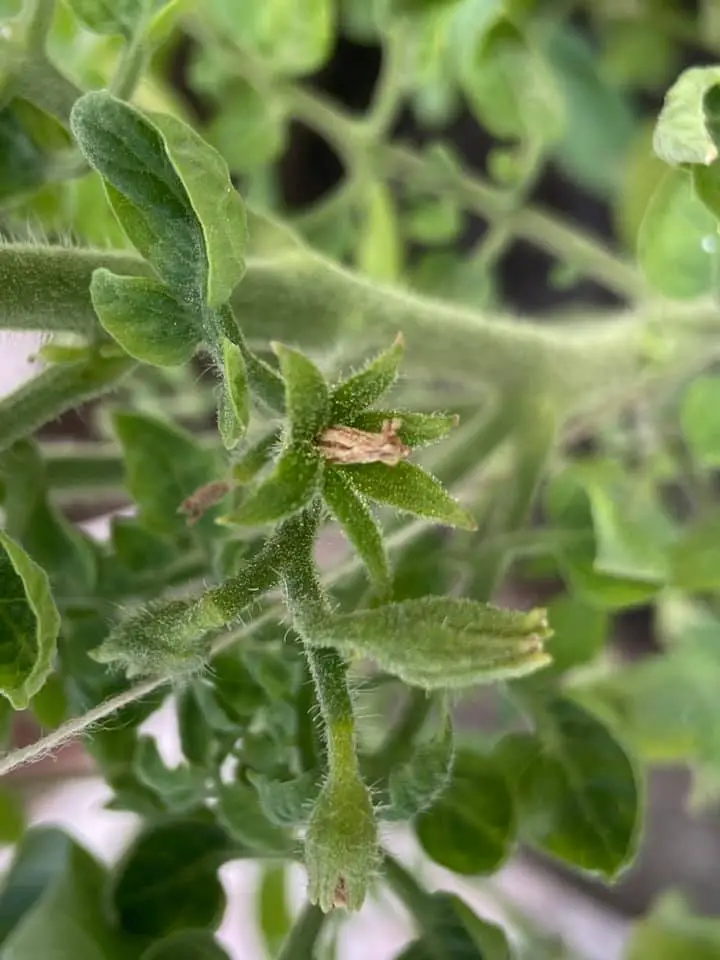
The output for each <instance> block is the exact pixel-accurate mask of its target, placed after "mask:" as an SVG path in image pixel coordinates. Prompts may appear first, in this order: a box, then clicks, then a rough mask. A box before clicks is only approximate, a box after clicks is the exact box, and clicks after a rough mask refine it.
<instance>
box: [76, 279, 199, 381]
mask: <svg viewBox="0 0 720 960" xmlns="http://www.w3.org/2000/svg"><path fill="white" fill-rule="evenodd" d="M90 296H91V298H92V302H93V307H94V308H95V312H96V313H97V315H98V319H99V320H100V323H101V324H102V326H103V327H104V329H105V330H106V331H107V332H108V333H109V334H110V336H111V337H113V339H115V340H116V341H117V342H118V343H119V344H120V346H121V347H122V348H123V350H125V351H126V352H127V353H129V354H130V356H131V357H135V359H136V360H142V361H143V362H145V363H152V364H154V365H155V366H158V367H174V366H178V365H179V364H181V363H186V362H187V361H188V360H189V359H190V357H191V356H192V355H193V353H194V352H195V348H196V347H197V345H198V343H199V341H200V339H201V337H202V331H201V327H200V322H199V320H200V318H199V315H198V312H197V310H195V309H193V307H191V306H189V305H187V304H184V303H180V302H179V301H178V300H177V299H176V298H175V297H174V296H173V295H172V294H171V293H170V291H169V290H168V289H167V288H166V287H165V286H164V285H163V284H162V283H159V282H158V281H157V280H151V279H150V278H149V277H120V276H117V275H116V274H114V273H111V272H110V271H109V270H106V269H105V268H104V267H101V268H99V269H98V270H95V271H94V272H93V276H92V281H91V283H90Z"/></svg>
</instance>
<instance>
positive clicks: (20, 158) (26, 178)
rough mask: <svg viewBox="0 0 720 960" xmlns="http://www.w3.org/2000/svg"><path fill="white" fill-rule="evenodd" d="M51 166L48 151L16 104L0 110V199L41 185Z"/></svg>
mask: <svg viewBox="0 0 720 960" xmlns="http://www.w3.org/2000/svg"><path fill="white" fill-rule="evenodd" d="M47 166H48V157H47V156H46V154H45V151H44V150H43V149H42V147H41V146H40V145H39V144H38V143H36V141H35V139H34V138H33V137H32V136H31V134H30V131H29V130H28V129H27V126H26V124H24V123H23V121H22V118H21V117H20V116H18V111H17V110H16V109H15V107H14V104H12V103H11V104H10V105H9V106H7V107H5V109H3V110H0V200H5V199H6V198H10V197H13V196H16V195H17V194H21V193H25V192H26V191H30V190H34V189H36V188H37V187H39V186H40V185H41V184H42V183H43V181H44V179H45V173H46V168H47Z"/></svg>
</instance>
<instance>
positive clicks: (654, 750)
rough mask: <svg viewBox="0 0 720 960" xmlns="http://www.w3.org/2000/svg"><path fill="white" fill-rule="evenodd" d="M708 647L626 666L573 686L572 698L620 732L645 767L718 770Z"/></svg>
mask: <svg viewBox="0 0 720 960" xmlns="http://www.w3.org/2000/svg"><path fill="white" fill-rule="evenodd" d="M716 639H717V638H716ZM707 646H708V645H707V644H704V645H695V644H693V649H691V650H684V649H683V650H682V651H670V652H668V653H665V654H663V655H662V656H651V657H647V658H645V659H643V660H642V661H640V662H639V663H633V664H625V665H624V666H623V669H622V670H616V671H614V672H613V673H611V674H610V675H609V676H606V677H601V678H600V679H598V680H595V681H592V682H590V681H588V682H586V683H584V684H583V685H582V686H578V687H577V688H576V689H574V690H573V697H574V699H575V700H577V701H578V702H579V703H581V704H582V705H583V706H585V707H587V708H588V709H590V710H591V711H593V712H594V713H596V714H597V715H598V716H600V717H602V718H603V719H605V720H606V722H607V723H608V724H610V725H611V726H612V727H613V729H617V730H619V731H621V732H622V735H623V738H624V739H625V740H626V741H627V742H628V743H630V744H631V745H632V747H633V749H634V750H636V751H637V752H638V754H639V755H640V756H641V757H642V759H643V760H644V761H646V762H648V763H660V764H668V763H699V764H703V765H712V766H717V757H718V750H720V723H719V722H718V716H717V710H716V704H717V696H716V691H717V685H718V682H720V662H719V661H718V660H717V658H716V657H715V656H714V655H713V654H712V653H711V652H710V651H709V650H708V649H707Z"/></svg>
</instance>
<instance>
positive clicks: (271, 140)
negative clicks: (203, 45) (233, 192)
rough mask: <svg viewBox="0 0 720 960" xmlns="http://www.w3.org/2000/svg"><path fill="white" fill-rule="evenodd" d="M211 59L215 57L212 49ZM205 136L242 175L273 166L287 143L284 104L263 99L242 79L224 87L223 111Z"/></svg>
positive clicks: (214, 119)
mask: <svg viewBox="0 0 720 960" xmlns="http://www.w3.org/2000/svg"><path fill="white" fill-rule="evenodd" d="M208 56H209V57H214V52H213V51H212V49H211V48H208ZM206 133H207V138H208V140H209V141H210V142H211V143H212V145H213V146H214V147H215V148H216V149H217V150H219V151H220V153H221V154H222V155H223V157H224V158H225V160H227V162H228V164H229V166H230V168H231V169H232V170H236V171H238V172H239V173H247V172H251V171H256V170H257V169H258V168H260V167H263V166H265V165H266V164H270V163H272V162H273V161H274V160H276V159H277V158H278V157H279V156H280V155H281V154H282V152H283V151H284V149H285V145H286V141H287V127H286V123H285V117H284V115H283V111H282V105H281V103H279V102H275V101H273V100H272V99H270V98H268V97H263V96H262V95H261V94H260V93H258V91H257V90H256V89H255V88H254V87H253V86H251V85H250V84H249V83H248V82H247V81H245V80H241V79H233V80H232V82H231V83H224V84H223V88H222V95H221V101H220V110H219V112H218V113H217V114H216V115H215V116H214V117H213V118H212V120H211V121H210V124H209V125H208V128H207V131H206Z"/></svg>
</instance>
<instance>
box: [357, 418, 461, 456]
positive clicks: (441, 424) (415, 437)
mask: <svg viewBox="0 0 720 960" xmlns="http://www.w3.org/2000/svg"><path fill="white" fill-rule="evenodd" d="M388 420H390V421H392V420H399V421H400V426H399V427H398V430H397V435H398V437H400V439H401V440H402V442H403V443H404V444H406V445H407V446H408V447H427V446H429V445H430V444H431V443H437V442H438V440H442V439H443V438H444V437H446V436H447V435H448V434H449V433H450V432H451V431H452V430H454V429H455V427H456V426H457V425H458V423H459V420H460V418H459V417H458V416H457V415H456V414H447V413H412V412H410V411H406V410H366V411H365V412H364V413H359V414H357V415H356V416H353V417H350V419H349V420H348V421H347V426H349V427H355V429H356V430H366V431H367V432H368V433H380V431H381V430H382V426H383V424H384V423H385V422H386V421H388Z"/></svg>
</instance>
